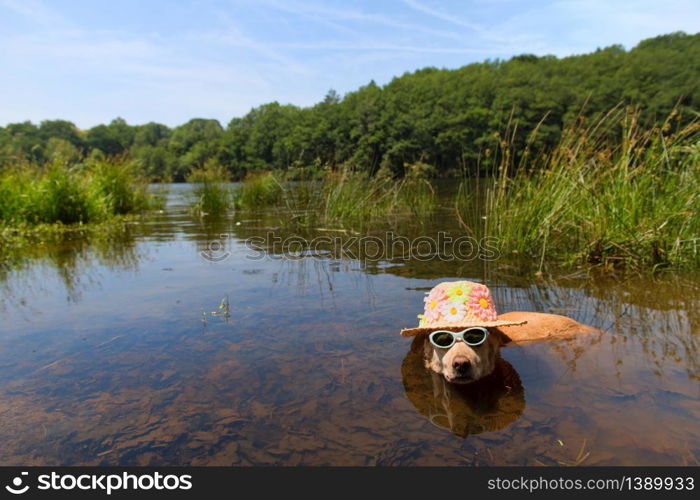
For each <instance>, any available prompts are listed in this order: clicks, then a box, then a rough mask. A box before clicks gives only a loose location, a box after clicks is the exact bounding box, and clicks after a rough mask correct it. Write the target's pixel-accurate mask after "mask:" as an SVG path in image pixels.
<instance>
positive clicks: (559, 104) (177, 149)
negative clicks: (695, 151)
mask: <svg viewBox="0 0 700 500" xmlns="http://www.w3.org/2000/svg"><path fill="white" fill-rule="evenodd" d="M698 82H700V33H699V34H695V35H687V34H685V33H673V34H669V35H663V36H659V37H656V38H652V39H648V40H644V41H642V42H640V43H639V45H637V46H636V47H635V48H633V49H631V50H629V51H627V50H625V49H624V48H623V47H621V46H618V45H615V46H611V47H607V48H604V49H599V50H596V51H595V52H593V53H591V54H585V55H576V56H571V57H565V58H561V59H559V58H556V57H554V56H544V57H538V56H534V55H520V56H516V57H513V58H511V59H509V60H507V61H501V60H495V61H485V62H482V63H474V64H469V65H467V66H464V67H461V68H459V69H456V70H447V69H437V68H425V69H421V70H419V71H416V72H414V73H406V74H404V75H403V76H400V77H397V78H394V79H393V80H392V81H391V82H390V83H388V84H387V85H385V86H383V87H382V86H379V85H377V84H375V83H374V82H370V83H369V84H368V85H366V86H364V87H361V88H360V89H358V90H356V91H354V92H350V93H348V94H346V95H345V96H342V97H341V96H339V95H338V94H337V93H336V92H335V91H333V90H331V91H329V92H328V94H327V95H326V96H325V98H324V99H323V100H322V101H321V102H319V103H318V104H316V105H314V106H311V107H306V108H300V107H297V106H293V105H283V104H279V103H277V102H272V103H269V104H264V105H261V106H259V107H257V108H254V109H252V110H251V111H250V112H249V113H248V114H247V115H245V116H244V117H242V118H234V119H232V120H231V121H230V122H229V123H228V125H227V126H226V127H223V126H222V125H221V124H220V123H219V122H218V121H217V120H212V119H203V118H195V119H192V120H190V121H189V122H187V123H185V124H183V125H180V126H178V127H175V128H173V129H170V128H169V127H167V126H165V125H162V124H159V123H147V124H145V125H129V124H127V123H126V122H125V121H124V120H123V119H120V118H117V119H115V120H113V121H112V122H111V123H109V124H108V125H98V126H96V127H93V128H90V129H88V130H79V129H78V128H77V127H76V126H75V125H74V124H72V123H71V122H68V121H65V120H48V121H43V122H41V123H40V124H39V125H35V124H33V123H31V122H23V123H12V124H9V125H7V126H6V127H0V166H2V165H12V164H17V163H23V162H24V163H34V164H39V165H42V164H46V163H49V162H55V161H61V162H75V161H80V160H81V159H83V158H89V157H95V156H103V155H104V156H114V155H122V156H128V157H129V158H130V159H131V160H133V161H134V162H136V163H137V164H138V165H140V166H141V168H142V170H143V171H144V172H145V173H146V174H147V175H148V176H149V177H150V178H151V179H153V180H174V181H181V180H184V179H185V177H186V176H187V174H188V173H189V172H190V171H191V170H192V169H193V168H196V167H201V166H204V165H207V166H211V165H215V166H221V167H223V168H224V169H227V170H228V171H229V172H230V174H231V177H232V178H234V179H240V178H242V177H244V176H245V175H246V174H247V173H249V172H254V171H260V170H285V171H289V173H290V174H291V175H290V177H294V172H302V171H303V172H309V171H311V172H313V171H317V170H321V169H323V168H336V167H338V166H340V165H346V166H350V167H352V168H353V169H356V170H364V171H369V172H370V173H375V172H377V171H379V170H380V169H381V170H382V171H383V172H386V173H391V174H393V175H396V176H401V175H403V174H404V173H405V171H406V169H407V168H409V167H410V166H412V165H421V166H422V167H423V168H425V169H427V170H428V171H429V172H431V173H434V174H436V175H439V176H451V175H455V174H457V173H460V172H463V171H466V172H467V173H469V174H475V173H476V171H477V168H481V169H482V170H483V169H488V168H489V167H490V165H491V163H490V161H491V160H490V158H491V156H492V152H493V151H494V149H495V148H497V147H498V143H499V141H500V140H501V139H500V136H499V134H502V133H504V131H505V130H506V129H507V128H509V129H510V130H514V129H515V130H517V133H516V134H515V138H514V139H513V142H515V146H518V142H520V144H521V145H524V144H523V143H524V141H526V140H528V139H527V138H528V135H529V133H530V132H531V131H532V130H534V129H535V128H538V133H537V135H536V139H535V140H534V142H533V143H532V146H533V147H534V148H541V147H547V146H551V145H554V144H556V143H557V141H558V140H559V138H560V134H561V131H562V129H563V127H564V126H565V125H567V124H568V123H571V121H572V120H576V119H578V117H579V116H593V115H596V114H599V113H604V112H606V111H608V110H609V109H611V108H613V107H614V106H616V105H619V104H621V103H622V104H625V105H632V106H637V107H638V108H639V111H640V116H641V117H642V119H644V120H649V121H661V120H663V119H665V118H666V116H667V115H668V114H669V113H670V112H671V111H672V110H673V109H674V107H676V106H677V107H678V108H679V109H680V111H681V113H682V119H683V120H690V119H692V118H694V117H696V116H697V110H698V109H700V88H699V83H698ZM538 124H539V125H538ZM523 149H524V148H520V150H523ZM515 150H516V151H517V150H519V149H518V148H517V147H516V148H515ZM477 165H478V167H477Z"/></svg>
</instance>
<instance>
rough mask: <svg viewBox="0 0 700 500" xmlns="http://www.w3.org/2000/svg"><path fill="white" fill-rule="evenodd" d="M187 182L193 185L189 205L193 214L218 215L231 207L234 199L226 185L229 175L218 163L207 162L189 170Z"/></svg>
mask: <svg viewBox="0 0 700 500" xmlns="http://www.w3.org/2000/svg"><path fill="white" fill-rule="evenodd" d="M187 182H190V183H192V184H194V185H195V186H194V189H193V191H192V197H193V202H192V205H191V206H190V211H191V212H192V213H193V214H195V215H198V216H200V217H202V216H212V217H219V216H222V215H224V214H226V212H227V211H228V210H229V209H230V208H232V207H233V202H234V199H233V195H232V193H231V189H230V188H229V186H228V183H229V182H230V176H229V173H228V172H227V171H226V169H224V168H223V167H221V166H220V165H218V164H208V165H204V166H203V167H202V168H198V169H195V170H193V171H191V172H190V174H189V175H188V176H187Z"/></svg>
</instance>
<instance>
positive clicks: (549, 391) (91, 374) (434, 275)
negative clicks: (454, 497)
mask: <svg viewBox="0 0 700 500" xmlns="http://www.w3.org/2000/svg"><path fill="white" fill-rule="evenodd" d="M185 194H186V187H175V188H173V190H172V191H171V195H170V199H169V204H168V206H167V207H166V210H165V211H164V212H163V213H156V214H151V215H149V216H148V217H146V218H144V219H142V220H139V221H138V223H134V224H129V225H126V226H125V227H124V228H122V229H120V230H119V231H117V230H115V233H114V234H111V235H108V236H105V237H104V238H102V239H100V238H98V237H93V238H92V239H91V238H90V237H89V236H80V237H77V236H75V237H66V238H65V239H64V240H60V241H55V242H45V243H44V244H43V245H36V246H32V247H30V248H27V249H26V251H23V252H21V253H19V254H16V255H14V256H13V257H12V258H10V259H6V260H5V261H4V262H5V265H4V271H2V272H3V273H4V274H3V275H2V276H0V281H1V282H2V284H1V285H0V303H2V304H3V310H2V320H3V321H2V322H1V323H0V378H2V380H3V385H2V387H0V441H2V443H3V447H2V448H1V449H0V463H2V464H23V463H24V464H54V465H58V464H66V465H77V464H112V465H136V464H162V465H184V464H198V465H214V464H217V465H233V464H240V465H261V464H282V465H297V464H305V465H321V464H338V465H373V464H385V465H398V464H401V465H416V464H418V465H445V464H451V465H465V464H474V465H490V464H508V465H515V464H537V463H544V464H557V463H562V462H563V463H573V462H575V461H576V460H577V457H578V456H579V451H580V450H581V448H582V446H583V445H584V444H585V447H584V448H585V452H584V453H583V454H582V455H581V456H585V455H586V453H589V455H588V456H587V458H586V460H585V462H584V463H586V464H600V465H602V464H666V465H669V464H694V463H695V464H697V457H700V428H699V426H698V424H697V422H698V421H700V405H698V397H699V395H700V386H699V378H698V367H699V364H698V336H697V335H698V329H699V327H700V303H699V302H700V290H699V286H698V283H700V280H698V276H697V275H693V274H691V273H682V274H681V273H678V274H666V275H661V276H660V277H658V278H626V279H625V280H622V281H620V280H611V279H608V278H604V277H595V276H593V277H590V276H587V273H584V272H583V270H581V271H575V272H571V271H570V270H569V271H567V272H564V273H562V272H558V271H556V270H555V269H549V270H545V271H546V272H545V273H544V275H543V276H541V277H536V276H534V275H533V274H532V273H531V272H528V271H527V268H523V267H522V264H523V263H522V262H514V261H512V260H509V259H500V260H497V261H495V262H483V261H479V260H475V261H472V262H464V263H458V262H450V261H440V260H434V259H433V260H429V261H418V260H415V259H414V260H402V259H394V260H392V261H387V260H371V259H364V260H362V259H359V258H358V259H350V258H347V257H342V256H341V257H340V258H339V257H338V256H334V255H333V254H331V253H327V254H319V255H316V256H315V257H309V256H308V255H306V256H300V257H297V258H293V259H279V258H271V257H275V255H272V256H271V257H268V258H264V259H259V260H251V259H248V258H246V252H247V250H248V249H247V248H246V246H245V244H244V241H245V239H246V238H248V237H250V236H254V235H261V234H263V235H264V234H265V233H266V232H267V231H269V230H270V228H272V227H277V228H278V229H277V230H276V231H277V232H278V233H279V234H280V236H288V235H301V236H313V235H314V234H326V233H327V231H326V232H324V231H320V232H319V231H316V232H315V233H314V230H300V229H299V230H297V231H290V230H284V229H282V228H281V224H280V220H279V219H280V217H283V216H284V211H283V210H278V211H277V212H276V213H275V211H270V212H263V213H257V214H233V215H232V216H231V217H229V218H224V219H199V218H195V217H192V216H191V215H190V214H189V213H188V211H187V208H186V206H185V202H184V200H183V196H184V195H185ZM453 222H454V221H453V220H452V216H451V212H450V211H449V210H447V209H444V210H443V209H441V210H438V211H437V213H436V215H435V219H434V220H433V221H432V223H431V224H434V225H433V226H431V225H430V224H426V225H425V226H422V227H420V228H411V227H410V224H407V225H405V226H402V225H401V224H403V223H402V222H397V226H396V227H395V228H393V229H394V230H395V232H396V233H397V234H405V235H407V236H409V235H414V234H434V233H435V232H436V231H437V230H438V229H439V230H450V228H451V227H452V225H453ZM317 229H318V228H317ZM324 229H334V228H324ZM456 229H457V230H459V228H456ZM221 234H227V235H230V237H227V239H226V243H227V246H226V250H227V251H229V252H230V256H229V257H228V258H226V259H224V260H222V261H220V262H210V261H207V260H206V259H204V258H202V256H201V255H200V252H202V251H203V250H206V249H207V248H209V247H208V245H209V242H210V241H211V240H212V239H214V238H220V237H221ZM341 234H342V233H341ZM456 279H467V280H471V281H482V282H485V283H487V284H488V286H489V288H490V289H491V291H492V293H493V295H494V299H495V301H496V303H497V306H498V308H499V310H500V311H504V312H505V311H509V310H530V311H542V312H550V313H557V314H564V315H567V316H570V317H572V318H574V319H576V320H578V321H580V322H582V323H586V324H590V325H592V326H595V327H598V328H601V329H603V330H605V331H606V333H605V334H604V335H602V336H600V337H597V338H595V339H588V340H585V341H584V340H581V341H574V342H561V343H546V344H536V345H529V346H522V347H507V348H505V349H503V351H502V356H503V358H504V359H503V363H502V364H501V365H500V366H501V369H502V370H503V373H502V377H501V379H500V381H501V382H500V384H498V383H496V382H497V381H496V380H493V381H492V382H493V386H491V385H489V387H488V389H489V390H483V391H472V390H467V389H464V388H462V389H460V388H458V387H451V386H447V385H445V384H444V383H443V382H442V379H440V378H439V377H438V381H436V380H434V379H433V377H432V375H431V374H430V373H429V372H427V371H426V370H425V369H424V368H423V367H422V365H421V364H420V358H419V356H417V355H416V352H415V351H416V349H415V346H413V347H411V348H410V349H409V345H408V342H407V341H406V339H404V338H401V337H400V336H399V335H398V333H397V332H398V330H399V329H400V328H401V327H405V326H412V325H414V324H415V322H416V318H415V315H416V313H417V311H420V310H421V309H422V298H423V294H424V292H426V291H428V290H430V288H432V286H433V285H434V284H435V283H436V282H437V281H447V280H456ZM226 296H228V297H229V298H230V319H229V320H228V321H224V319H223V318H221V317H219V316H210V317H209V318H208V321H207V323H206V324H203V322H202V311H208V312H211V311H213V310H216V308H217V306H218V305H219V304H220V302H221V300H222V297H226ZM407 350H409V353H408V355H407V354H406V351H407ZM516 370H517V372H516ZM503 380H507V381H508V383H503ZM475 387H476V386H475ZM525 392H527V405H525ZM436 426H437V427H436ZM640 436H643V439H640ZM559 441H561V442H562V443H564V446H562V445H560V444H559Z"/></svg>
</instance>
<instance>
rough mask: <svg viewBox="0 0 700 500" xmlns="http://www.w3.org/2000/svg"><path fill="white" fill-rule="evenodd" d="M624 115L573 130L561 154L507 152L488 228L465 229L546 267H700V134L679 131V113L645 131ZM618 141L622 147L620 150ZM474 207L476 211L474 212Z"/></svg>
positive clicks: (495, 180)
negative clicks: (556, 263)
mask: <svg viewBox="0 0 700 500" xmlns="http://www.w3.org/2000/svg"><path fill="white" fill-rule="evenodd" d="M637 117H638V115H637V113H635V112H634V111H630V110H621V109H615V110H613V111H611V112H610V113H608V114H607V115H605V116H603V117H601V118H599V119H598V120H597V121H595V122H594V123H592V124H591V125H589V126H582V125H579V126H577V127H575V128H570V129H567V130H565V131H564V133H563V136H562V138H561V141H560V142H559V144H558V145H557V146H556V147H555V148H553V149H552V150H551V151H549V152H546V153H543V154H540V155H536V156H534V157H531V156H530V155H529V154H524V155H522V156H521V158H522V159H521V160H520V161H519V162H518V164H517V165H515V164H514V162H513V161H512V158H513V155H512V151H510V150H509V146H508V144H502V150H501V151H500V155H501V164H500V168H499V171H498V173H497V174H495V175H494V176H493V177H492V178H491V179H489V180H487V187H486V191H485V196H484V197H483V198H481V199H478V198H477V199H476V201H477V203H478V204H479V205H480V206H479V207H476V209H475V207H474V206H473V201H474V200H471V201H472V203H468V202H466V197H467V193H466V191H463V192H462V193H461V194H460V197H461V205H459V208H461V209H462V210H461V213H462V214H464V213H465V207H468V210H467V211H469V212H470V213H472V214H474V213H477V214H479V215H480V217H481V220H476V221H475V220H474V218H472V220H471V221H468V220H466V219H467V217H466V216H465V217H464V218H465V227H468V228H469V231H471V232H473V233H476V234H478V235H481V236H489V237H493V238H496V239H497V241H498V245H499V247H500V250H501V252H502V253H507V254H521V255H523V256H526V257H529V258H531V259H533V260H534V261H535V262H537V263H538V265H539V267H540V268H541V267H542V266H543V265H544V264H545V263H547V262H550V261H560V262H564V263H569V264H574V263H582V262H586V263H591V264H600V265H602V266H605V267H610V268H614V267H626V268H630V267H631V268H638V269H641V268H651V269H656V268H658V267H664V266H669V265H677V266H684V265H690V266H697V265H698V264H700V254H699V253H698V246H700V240H699V239H698V238H700V213H699V209H700V133H699V132H700V130H699V127H698V124H697V123H691V124H690V125H687V126H685V127H683V128H680V129H677V130H674V128H676V121H675V115H672V116H671V117H670V118H669V119H668V120H667V121H666V122H665V123H664V124H662V125H659V126H650V127H644V126H641V125H640V124H639V122H638V121H637ZM610 137H614V138H615V139H614V140H613V141H612V142H611V141H610ZM470 205H471V206H470Z"/></svg>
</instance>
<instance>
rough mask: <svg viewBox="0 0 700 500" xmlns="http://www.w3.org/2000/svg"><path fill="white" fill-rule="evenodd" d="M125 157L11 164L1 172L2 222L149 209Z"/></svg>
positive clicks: (80, 218) (149, 200)
mask: <svg viewBox="0 0 700 500" xmlns="http://www.w3.org/2000/svg"><path fill="white" fill-rule="evenodd" d="M154 203H155V198H154V197H153V196H152V195H151V194H150V193H149V192H148V191H147V185H146V183H145V181H144V180H143V179H141V178H140V177H139V176H138V175H137V174H135V172H134V171H133V169H132V166H131V164H130V163H128V162H127V161H126V160H124V159H121V160H95V161H92V162H88V163H74V164H67V163H62V162H55V163H53V164H50V165H48V166H46V167H39V166H35V165H28V164H24V165H15V166H12V167H6V168H5V169H3V170H2V172H0V225H4V226H6V227H7V226H20V225H34V224H42V223H46V224H53V223H62V224H76V223H88V222H95V221H105V220H108V219H110V218H111V217H113V216H115V215H124V214H130V213H137V212H141V211H143V210H146V209H149V208H153V207H154Z"/></svg>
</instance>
